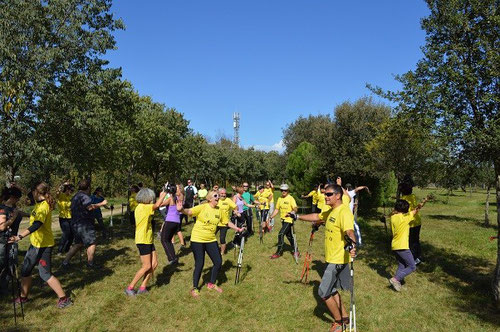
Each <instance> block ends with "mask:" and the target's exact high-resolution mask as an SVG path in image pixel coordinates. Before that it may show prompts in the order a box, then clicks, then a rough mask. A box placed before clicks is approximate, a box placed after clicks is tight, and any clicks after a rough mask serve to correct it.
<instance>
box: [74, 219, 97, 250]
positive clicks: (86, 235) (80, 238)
mask: <svg viewBox="0 0 500 332" xmlns="http://www.w3.org/2000/svg"><path fill="white" fill-rule="evenodd" d="M71 230H72V231H73V234H74V236H75V244H82V243H83V245H84V246H86V247H88V246H90V245H92V244H95V241H96V237H95V227H94V223H88V222H77V223H72V224H71Z"/></svg>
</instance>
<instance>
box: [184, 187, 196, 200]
mask: <svg viewBox="0 0 500 332" xmlns="http://www.w3.org/2000/svg"><path fill="white" fill-rule="evenodd" d="M185 192H186V197H185V199H184V201H185V202H186V203H193V201H194V189H193V186H187V188H186V190H185Z"/></svg>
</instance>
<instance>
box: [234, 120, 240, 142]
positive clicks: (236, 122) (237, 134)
mask: <svg viewBox="0 0 500 332" xmlns="http://www.w3.org/2000/svg"><path fill="white" fill-rule="evenodd" d="M233 128H234V144H236V145H237V146H240V113H238V112H234V113H233Z"/></svg>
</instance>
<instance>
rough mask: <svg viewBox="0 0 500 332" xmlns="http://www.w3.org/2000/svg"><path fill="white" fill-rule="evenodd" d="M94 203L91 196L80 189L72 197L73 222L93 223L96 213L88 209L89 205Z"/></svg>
mask: <svg viewBox="0 0 500 332" xmlns="http://www.w3.org/2000/svg"><path fill="white" fill-rule="evenodd" d="M90 204H92V200H91V199H90V196H89V195H87V194H86V193H84V192H83V191H79V192H77V193H76V194H75V196H73V198H72V199H71V222H74V223H85V222H88V223H93V222H94V214H93V213H92V211H89V210H88V207H89V205H90Z"/></svg>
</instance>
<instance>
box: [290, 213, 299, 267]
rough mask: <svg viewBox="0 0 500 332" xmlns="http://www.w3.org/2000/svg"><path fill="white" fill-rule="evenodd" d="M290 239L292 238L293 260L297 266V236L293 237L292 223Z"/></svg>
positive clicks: (293, 227)
mask: <svg viewBox="0 0 500 332" xmlns="http://www.w3.org/2000/svg"><path fill="white" fill-rule="evenodd" d="M292 238H293V250H294V252H293V258H294V259H295V264H299V247H298V245H297V236H296V235H295V226H294V224H293V223H292Z"/></svg>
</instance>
